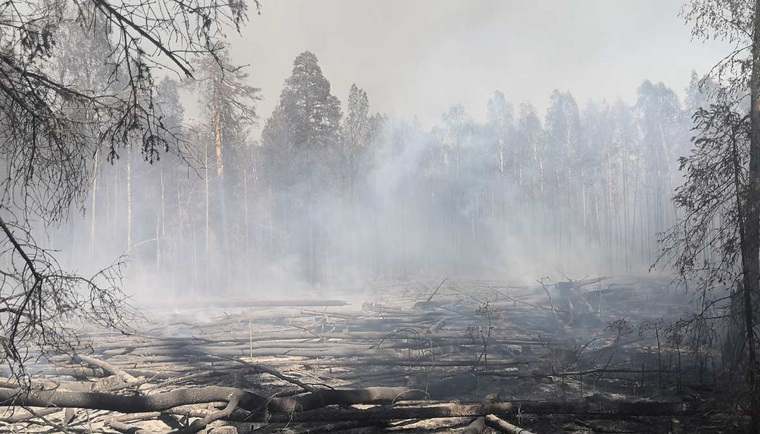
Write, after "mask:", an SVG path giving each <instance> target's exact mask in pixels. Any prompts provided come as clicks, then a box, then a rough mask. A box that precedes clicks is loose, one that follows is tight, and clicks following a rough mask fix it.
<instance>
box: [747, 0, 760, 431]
mask: <svg viewBox="0 0 760 434" xmlns="http://www.w3.org/2000/svg"><path fill="white" fill-rule="evenodd" d="M759 12H760V0H755V21H754V32H753V36H752V39H753V40H752V77H751V82H750V93H751V96H750V97H751V99H750V101H751V109H750V110H751V111H750V120H751V123H752V127H751V128H752V132H751V136H750V150H749V183H748V189H747V211H746V220H745V224H744V226H745V230H744V232H745V235H746V239H745V240H744V245H745V248H744V251H743V257H744V259H745V260H744V261H743V262H744V263H743V268H744V270H743V272H744V319H745V327H746V334H747V350H748V353H749V357H748V362H749V367H748V370H747V383H748V385H749V389H750V390H749V392H750V410H751V412H752V415H751V425H750V430H751V432H752V433H755V434H756V433H758V432H760V400H759V399H758V396H757V393H758V390H757V378H756V372H755V368H756V355H755V333H754V306H753V304H754V302H755V301H756V300H757V294H756V293H757V292H758V290H759V289H760V203H758V202H760V13H759Z"/></svg>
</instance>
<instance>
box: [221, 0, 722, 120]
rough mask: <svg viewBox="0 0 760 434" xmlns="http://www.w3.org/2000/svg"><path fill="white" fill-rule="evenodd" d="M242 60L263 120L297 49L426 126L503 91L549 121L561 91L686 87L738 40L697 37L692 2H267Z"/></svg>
mask: <svg viewBox="0 0 760 434" xmlns="http://www.w3.org/2000/svg"><path fill="white" fill-rule="evenodd" d="M261 2H262V4H263V7H262V9H261V15H256V14H255V11H251V12H252V13H251V14H250V18H251V20H250V23H249V24H248V26H247V27H246V28H244V30H243V34H242V37H239V36H233V37H232V38H231V48H232V54H233V59H234V60H235V61H236V62H238V63H239V64H249V65H250V66H249V68H248V71H249V73H250V75H251V82H252V84H254V85H255V86H258V87H260V88H262V93H263V97H264V100H263V101H261V103H260V105H259V114H260V116H261V122H260V127H263V124H264V121H265V120H266V118H267V117H268V116H269V115H270V113H271V111H272V109H273V107H274V106H275V104H276V103H277V99H278V97H279V94H280V90H281V89H282V84H283V82H284V80H285V78H287V77H288V76H289V75H290V72H291V69H292V63H293V59H294V58H295V56H296V55H297V54H299V53H301V52H303V51H306V50H309V51H312V52H313V53H314V54H316V55H317V57H318V58H319V61H320V65H321V67H322V70H323V72H324V74H325V76H326V77H327V78H328V79H329V80H330V83H331V84H332V89H333V93H334V94H335V95H336V96H338V98H339V99H340V100H341V101H342V102H343V103H344V104H345V100H346V98H347V95H348V89H349V87H350V86H351V83H354V82H355V83H356V84H357V85H359V86H360V87H363V88H364V89H365V90H366V91H367V93H368V95H369V98H370V104H371V106H372V108H373V110H376V111H380V112H383V113H387V114H389V115H391V116H399V117H404V118H409V119H411V118H412V117H414V116H417V117H418V118H419V120H420V121H421V122H423V124H424V125H431V124H433V123H435V122H437V121H438V120H439V119H440V117H441V114H442V113H443V112H444V111H445V110H446V109H447V108H448V107H449V106H450V105H452V104H456V103H462V104H464V105H465V107H466V108H467V110H468V112H469V113H471V114H472V115H473V116H474V117H475V118H476V119H479V120H482V119H484V118H485V113H486V103H487V101H488V98H489V97H490V96H491V95H492V94H493V92H494V90H496V89H499V90H501V91H502V92H504V93H505V94H506V96H507V98H508V99H509V100H510V101H512V102H513V104H514V105H515V106H517V104H519V103H520V102H522V101H530V102H532V103H533V104H535V105H536V106H537V107H538V109H539V111H540V112H541V115H542V117H543V112H544V110H545V108H546V105H547V104H548V99H549V95H550V94H551V91H552V90H553V89H560V90H567V91H570V92H572V93H573V95H574V96H575V97H576V99H577V100H578V102H579V104H581V105H585V103H586V101H587V100H588V99H590V98H593V99H601V98H606V99H607V100H610V101H611V100H615V99H616V98H617V97H621V98H623V100H625V101H627V102H633V101H635V95H636V88H637V87H638V86H639V85H640V84H641V82H642V81H643V80H644V79H650V80H652V81H655V82H657V81H662V82H664V83H665V84H667V85H668V86H670V87H672V88H674V89H675V90H676V91H677V92H679V94H682V92H683V89H684V88H685V87H686V85H687V83H688V80H689V76H690V72H691V70H692V69H696V70H697V71H698V72H700V73H703V72H705V71H707V70H708V69H709V67H710V66H712V65H713V64H714V63H715V62H716V61H717V60H719V59H720V58H722V57H723V56H725V54H726V53H727V49H728V47H727V46H725V45H723V44H719V43H702V42H700V41H693V40H692V38H691V33H690V30H691V27H690V26H689V25H686V24H685V23H684V21H683V19H682V18H680V17H679V16H678V13H679V10H680V7H681V4H682V3H683V1H681V0H466V1H465V0H403V1H402V0H385V1H381V0H319V1H316V0H261Z"/></svg>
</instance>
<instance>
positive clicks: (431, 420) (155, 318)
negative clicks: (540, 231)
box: [0, 277, 737, 434]
mask: <svg viewBox="0 0 760 434" xmlns="http://www.w3.org/2000/svg"><path fill="white" fill-rule="evenodd" d="M336 297H337V298H336ZM204 306H206V307H205V309H204V310H202V311H201V310H198V309H194V310H191V311H188V310H182V309H177V308H176V307H175V306H161V307H158V306H153V308H152V309H151V310H149V311H146V313H145V316H146V319H147V321H146V322H145V323H144V324H142V325H141V327H140V328H139V330H137V332H136V333H135V334H133V335H129V336H123V335H120V336H113V335H110V334H108V333H105V334H104V333H92V335H91V336H90V337H91V341H92V342H91V344H92V349H91V350H87V349H85V348H83V349H82V351H81V354H80V355H78V357H76V358H74V359H72V358H71V357H66V356H64V355H61V356H60V357H57V358H54V359H53V360H50V361H47V362H42V361H40V362H39V363H38V364H36V365H34V366H32V367H31V371H32V372H34V373H35V375H34V376H33V378H34V380H35V381H34V382H33V383H32V386H31V390H27V391H20V390H18V389H17V388H15V384H13V382H4V383H2V384H0V400H3V402H4V404H5V405H6V410H7V411H6V412H5V414H4V415H2V416H1V417H0V424H2V425H4V426H5V428H8V429H13V430H15V431H30V432H31V431H46V432H50V431H66V432H124V433H126V432H129V433H137V432H140V433H168V432H176V433H194V432H199V431H202V430H210V431H211V432H215V433H219V434H221V433H222V432H224V433H231V432H234V431H237V432H291V433H306V432H327V431H329V432H393V431H406V432H417V431H420V430H424V431H427V432H450V431H451V430H452V429H454V430H459V431H460V432H474V433H481V432H489V431H490V432H522V433H531V432H533V433H542V432H663V433H665V432H676V431H678V430H681V432H731V431H732V430H733V429H735V428H736V426H737V425H736V423H737V421H736V420H735V419H734V420H732V418H731V417H729V415H730V410H731V408H728V407H727V406H726V405H725V403H724V401H723V400H722V399H721V394H722V393H726V392H727V391H721V390H720V387H719V386H718V385H719V384H720V382H719V379H718V378H716V373H715V366H716V364H718V363H720V360H719V359H720V357H719V355H717V354H713V353H710V352H704V351H695V352H691V351H689V350H688V349H687V348H686V347H685V346H677V345H673V344H672V343H669V342H667V340H666V339H665V331H664V330H665V328H664V324H666V323H667V322H668V321H670V322H675V321H676V320H678V319H679V318H681V317H685V316H688V315H689V314H690V313H691V310H690V309H691V307H690V305H689V304H688V299H687V298H686V297H684V296H683V291H682V290H679V289H677V288H671V287H670V285H669V281H666V280H664V279H658V278H652V277H646V278H640V277H637V278H632V277H626V278H622V277H618V278H598V279H591V280H586V281H566V282H559V283H555V284H550V283H548V282H546V281H539V282H538V283H537V284H536V285H530V286H517V285H510V284H509V283H507V282H503V281H498V280H482V279H480V280H478V279H470V278H463V277H460V278H448V279H440V278H436V279H433V278H431V279H424V280H417V281H410V282H404V283H394V284H388V285H370V286H368V287H367V288H365V289H364V290H362V291H356V290H352V292H344V293H341V292H337V293H331V294H330V299H329V300H327V302H325V303H323V304H320V302H319V300H316V299H315V300H313V301H310V300H296V301H294V302H293V303H292V304H291V303H289V302H288V301H287V300H278V301H274V302H267V301H251V302H248V303H246V302H241V303H237V304H232V303H227V302H224V303H215V302H214V301H213V300H209V301H208V302H207V303H205V304H204ZM652 324H655V326H652ZM653 327H654V328H653ZM653 329H654V330H655V331H656V333H654V334H653V333H651V330H653ZM655 334H656V336H655ZM11 405H12V406H11ZM5 428H2V429H5Z"/></svg>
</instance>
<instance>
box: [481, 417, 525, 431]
mask: <svg viewBox="0 0 760 434" xmlns="http://www.w3.org/2000/svg"><path fill="white" fill-rule="evenodd" d="M485 423H486V425H487V426H488V427H489V428H492V429H495V430H496V431H499V432H503V433H506V434H533V433H532V432H530V431H528V430H527V429H522V428H520V427H519V426H517V425H512V424H511V423H509V422H507V421H505V420H503V419H500V418H498V417H496V416H494V415H492V414H489V415H488V416H486V417H485Z"/></svg>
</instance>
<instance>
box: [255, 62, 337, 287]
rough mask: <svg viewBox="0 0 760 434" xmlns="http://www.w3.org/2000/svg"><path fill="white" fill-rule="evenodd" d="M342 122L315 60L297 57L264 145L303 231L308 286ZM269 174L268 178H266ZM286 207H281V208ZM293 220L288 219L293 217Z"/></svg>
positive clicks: (315, 277)
mask: <svg viewBox="0 0 760 434" xmlns="http://www.w3.org/2000/svg"><path fill="white" fill-rule="evenodd" d="M341 117H342V113H341V109H340V101H338V98H336V97H335V96H333V95H332V94H331V93H330V82H329V81H328V80H327V79H326V78H325V77H324V75H323V74H322V69H321V68H320V67H319V64H318V60H317V56H315V55H314V54H312V53H310V52H308V51H307V52H304V53H301V54H299V55H298V56H297V57H296V59H295V61H294V62H293V73H292V75H291V76H290V77H289V78H288V79H287V80H286V81H285V86H284V87H283V90H282V93H281V94H280V101H279V105H278V107H277V108H276V109H275V111H274V113H273V114H272V117H270V118H269V119H268V120H267V124H266V126H265V127H264V132H263V135H262V139H263V142H262V145H263V146H264V147H265V148H267V149H268V153H269V155H272V156H273V158H274V159H275V160H276V161H278V162H280V163H283V165H282V166H279V165H278V166H277V169H275V168H274V167H272V170H276V171H278V172H279V175H277V176H278V177H279V178H280V179H283V177H284V178H285V179H283V181H284V183H283V184H280V185H279V186H276V187H285V188H287V189H288V190H290V193H291V194H293V195H295V197H296V198H297V202H298V209H297V210H291V211H295V212H298V213H299V214H300V220H301V221H300V223H299V224H298V227H299V229H300V231H302V235H301V236H300V237H299V239H300V240H301V243H300V244H301V246H300V250H301V262H302V265H303V267H304V274H305V275H306V277H307V279H308V280H309V282H311V283H316V282H317V281H318V279H319V276H318V275H319V268H318V263H317V258H318V256H319V255H318V239H319V237H320V235H319V233H318V232H319V231H320V228H319V227H318V226H317V221H318V219H319V214H320V209H319V208H320V202H318V201H317V200H316V198H317V194H318V192H319V190H320V187H325V186H327V185H330V184H333V183H334V181H335V180H334V179H331V178H332V174H331V172H330V166H331V164H330V162H331V161H332V160H334V158H335V154H336V150H337V149H336V148H337V146H338V140H339V131H340V130H339V129H340V120H341ZM270 173H271V172H270ZM283 205H284V206H285V207H289V206H290V205H288V204H282V203H280V206H283ZM291 215H292V213H291Z"/></svg>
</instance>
